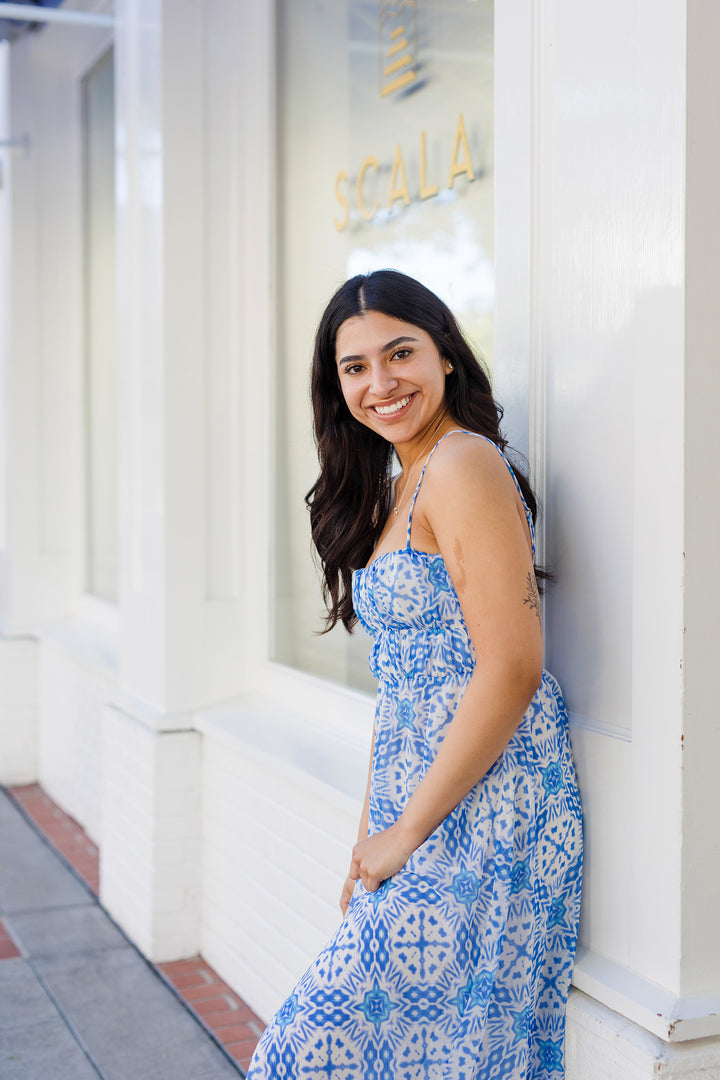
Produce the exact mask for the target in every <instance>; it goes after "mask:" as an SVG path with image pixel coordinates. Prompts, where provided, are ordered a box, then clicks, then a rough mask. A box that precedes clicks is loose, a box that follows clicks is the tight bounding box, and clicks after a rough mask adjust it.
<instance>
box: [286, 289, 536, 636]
mask: <svg viewBox="0 0 720 1080" xmlns="http://www.w3.org/2000/svg"><path fill="white" fill-rule="evenodd" d="M368 311H377V312H380V313H381V314H383V315H389V316H390V317H391V318H393V319H399V320H400V321H401V322H406V323H412V325H413V326H417V327H419V328H420V329H421V330H424V331H425V332H426V333H427V334H428V335H429V336H430V337H431V338H432V340H433V342H434V343H435V346H436V347H437V350H438V352H439V353H440V356H441V357H443V358H444V359H446V360H449V361H450V362H451V363H452V365H453V369H454V370H453V372H452V374H451V375H449V376H448V377H447V379H446V381H445V404H446V407H447V411H448V413H449V414H450V416H451V417H452V419H453V420H455V421H456V422H457V423H458V424H459V426H460V427H463V428H466V429H467V430H468V431H475V432H477V433H478V434H480V435H485V436H486V437H487V438H488V439H491V440H492V442H494V443H495V444H496V446H498V447H499V448H500V449H501V450H505V447H506V446H507V441H506V440H505V439H504V438H503V436H502V434H501V432H500V421H501V419H502V408H501V407H500V406H499V405H498V404H497V403H496V402H495V401H494V399H493V396H492V390H491V388H490V380H489V378H488V376H487V373H486V372H485V370H484V369H483V367H482V366H481V364H480V363H479V362H478V360H477V358H476V356H475V354H474V353H473V351H472V349H471V348H470V346H469V345H468V343H467V341H466V340H465V338H464V337H463V335H462V332H461V330H460V327H459V326H458V324H457V322H456V320H455V317H454V316H453V314H452V312H451V311H450V309H449V308H448V307H447V305H446V304H444V303H443V301H442V300H440V298H439V297H437V296H436V295H435V294H434V293H433V292H431V291H430V289H427V288H426V287H425V286H424V285H421V284H420V282H419V281H415V279H414V278H411V277H408V276H407V275H406V274H401V273H400V272H399V271H398V270H376V271H375V272H374V273H372V274H358V275H357V276H356V277H353V278H350V280H349V281H346V282H345V284H344V285H341V286H340V288H339V289H338V290H337V292H336V293H335V294H334V296H333V297H332V299H331V300H330V303H329V304H328V306H327V307H326V309H325V312H324V313H323V316H322V318H321V320H320V325H319V326H318V330H317V334H316V336H315V350H314V353H313V361H312V377H311V393H312V407H313V421H314V433H315V444H316V446H317V452H318V458H319V461H320V475H319V477H318V478H317V480H316V481H315V483H314V484H313V486H312V487H311V488H310V491H309V492H308V493H307V495H306V496H305V502H306V504H307V506H308V508H309V510H310V525H311V530H312V538H313V543H314V544H315V548H316V550H317V553H318V555H319V557H320V563H321V566H322V573H323V599H324V600H325V604H326V606H327V610H328V615H327V619H326V625H325V632H327V631H328V630H331V629H332V628H333V626H335V624H336V623H337V622H338V621H340V622H342V623H343V624H344V625H345V627H346V629H347V630H352V628H353V626H354V625H355V622H356V621H357V620H356V615H355V611H354V609H353V605H352V595H351V580H352V574H353V571H354V570H357V569H358V568H359V567H362V566H365V564H366V563H367V562H368V560H369V558H370V555H371V554H372V552H373V549H374V548H375V545H376V543H377V541H378V538H379V536H380V533H381V532H382V529H383V525H384V524H385V520H386V518H387V514H388V512H389V508H390V491H391V480H392V455H393V446H392V443H390V442H388V440H387V439H384V438H383V437H382V435H378V434H377V433H376V432H374V431H372V430H371V429H370V428H369V427H366V426H365V425H364V424H361V423H360V422H359V421H358V420H356V419H355V417H354V416H352V414H351V413H350V410H349V409H348V407H347V405H346V404H345V399H344V397H343V394H342V390H341V389H340V379H339V377H338V369H337V362H336V356H335V342H336V339H337V335H338V331H339V329H340V327H341V326H342V324H343V323H344V322H345V320H346V319H351V318H353V317H354V316H356V315H364V314H365V313H366V312H368ZM513 470H514V472H515V475H516V477H517V481H518V484H519V485H520V488H521V490H522V493H523V496H524V497H525V502H526V503H527V504H528V506H529V508H530V512H531V514H532V516H533V521H534V520H535V518H536V515H537V501H536V499H535V496H534V494H533V491H532V488H531V487H530V483H529V481H528V479H527V476H526V475H525V473H524V471H523V469H522V468H521V467H518V466H517V464H516V462H515V460H514V461H513ZM535 572H536V576H537V577H538V578H545V577H548V576H549V575H547V574H546V573H545V572H544V571H542V570H539V569H538V568H536V571H535Z"/></svg>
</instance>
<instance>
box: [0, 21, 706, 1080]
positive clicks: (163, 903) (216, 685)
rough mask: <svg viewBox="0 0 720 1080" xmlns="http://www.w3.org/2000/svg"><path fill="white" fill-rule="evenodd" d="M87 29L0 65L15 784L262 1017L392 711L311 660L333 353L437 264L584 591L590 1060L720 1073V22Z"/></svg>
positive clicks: (6, 708)
mask: <svg viewBox="0 0 720 1080" xmlns="http://www.w3.org/2000/svg"><path fill="white" fill-rule="evenodd" d="M391 6H392V5H391ZM73 7H74V8H75V9H76V10H84V11H87V12H95V13H100V14H106V15H114V19H113V20H112V21H111V24H110V25H108V26H102V25H93V26H82V27H80V26H68V25H64V24H57V25H55V24H52V25H47V26H43V27H41V28H40V29H38V30H36V31H34V32H28V33H25V34H23V35H22V36H21V37H20V38H19V39H18V40H17V41H15V42H14V43H12V44H9V43H8V42H5V43H3V44H2V45H0V79H1V84H0V142H1V143H2V144H3V145H2V146H0V163H1V165H2V174H1V187H0V253H1V254H0V367H1V369H2V379H1V380H0V385H1V386H2V390H1V391H0V438H1V443H0V445H1V447H2V449H1V451H0V781H1V782H2V783H5V784H21V783H26V782H33V781H36V780H37V781H39V782H40V783H41V784H42V785H43V787H44V788H45V789H46V790H47V792H48V793H49V794H50V796H51V797H52V798H54V799H55V800H56V801H57V802H58V803H59V804H60V805H61V806H62V807H63V808H64V809H66V810H67V811H68V812H69V813H70V814H72V815H73V816H75V817H76V818H77V819H78V820H79V821H80V822H81V823H82V825H83V826H84V827H85V828H86V829H87V831H88V832H89V833H90V835H91V836H92V837H93V839H94V840H96V841H97V843H98V844H99V847H100V853H101V900H102V902H103V904H104V905H105V906H106V907H107V909H108V910H109V911H110V913H111V914H112V915H113V916H114V917H115V918H116V919H117V921H118V922H119V923H120V924H121V925H122V926H123V928H124V929H125V930H126V931H127V933H128V934H129V935H130V936H131V937H132V939H133V940H134V941H135V942H136V943H137V944H138V946H139V947H140V948H141V949H142V950H143V951H144V952H145V954H146V955H147V956H148V957H149V958H150V959H152V960H155V961H162V960H173V959H180V958H182V957H185V956H191V955H194V954H196V953H198V952H200V953H202V955H203V956H204V957H205V958H206V960H207V961H208V962H209V963H210V964H211V965H213V967H215V968H216V970H217V971H218V972H219V973H220V975H221V976H222V977H223V978H224V979H225V980H227V982H228V983H229V984H231V985H232V986H233V988H234V989H235V990H237V992H238V993H239V994H240V995H241V996H243V997H244V998H245V999H246V1000H247V1001H248V1003H249V1004H250V1005H251V1006H252V1007H253V1008H254V1009H255V1010H256V1011H257V1012H258V1013H259V1014H260V1015H262V1016H264V1017H265V1018H269V1017H270V1015H271V1014H272V1012H273V1011H274V1009H275V1008H276V1007H277V1006H278V1005H279V1004H280V1003H281V1002H282V1000H283V998H284V996H285V995H286V993H287V992H288V991H289V990H290V989H291V987H292V986H293V984H294V982H295V981H296V979H297V978H298V976H299V975H300V974H301V973H302V971H303V970H304V967H305V966H306V965H307V963H308V962H309V961H310V960H311V959H312V957H313V956H314V955H315V953H316V952H317V951H318V949H319V948H320V947H321V946H322V944H323V943H324V941H325V940H326V938H327V937H328V935H329V934H331V933H332V932H333V930H334V929H335V927H336V925H337V923H338V920H339V910H338V907H337V901H338V897H339V892H340V888H341V884H342V881H343V880H344V877H345V874H346V870H347V864H348V858H349V848H350V846H351V844H352V842H353V840H354V837H355V834H356V828H357V819H358V816H359V812H360V802H361V798H362V793H363V790H364V783H365V777H366V770H367V753H368V748H369V741H370V731H371V723H372V711H373V701H372V694H371V692H370V690H371V687H370V686H369V684H368V683H367V677H366V675H365V674H364V656H363V648H364V646H363V643H362V641H361V640H360V639H357V640H356V641H355V642H351V643H348V641H347V640H346V639H345V638H343V637H342V636H341V635H334V636H331V637H330V638H319V639H318V638H316V637H314V636H313V632H312V631H313V629H314V628H317V627H318V626H319V614H320V611H319V607H320V605H319V592H317V591H316V589H317V586H316V579H315V578H314V577H313V572H312V563H311V555H310V550H309V545H308V543H307V522H306V516H305V515H304V511H303V509H302V500H303V495H304V493H305V491H306V490H307V488H308V487H309V484H310V483H311V482H312V479H313V475H312V469H313V464H312V444H311V441H310V436H309V427H308V416H309V410H308V403H307V371H308V367H309V348H310V344H311V337H312V328H313V325H314V323H315V322H316V321H317V318H318V316H319V314H320V310H321V307H322V302H323V300H324V299H326V298H327V297H328V296H329V295H330V293H331V291H332V290H333V288H334V287H335V286H336V285H337V284H338V283H339V282H340V281H341V280H342V279H343V278H344V277H345V276H347V275H348V274H349V273H351V272H355V271H356V270H357V269H363V268H366V267H367V268H368V269H369V268H372V267H374V266H375V265H380V264H382V265H397V266H399V268H401V269H405V270H408V271H409V272H413V270H415V272H416V276H419V277H421V278H423V279H424V280H427V281H428V284H430V285H431V286H433V287H436V288H437V290H438V291H440V292H441V293H443V292H444V294H446V295H447V297H448V299H449V301H450V303H451V306H453V307H454V308H455V309H456V310H458V309H459V310H460V313H461V317H462V318H463V323H464V325H465V326H467V327H468V329H469V331H470V332H471V334H472V336H473V338H474V339H475V340H476V341H478V342H479V344H480V345H481V347H482V349H483V351H484V352H485V353H486V355H488V356H489V358H490V359H492V363H493V370H494V385H495V389H496V394H497V397H498V399H499V400H500V401H501V402H502V403H503V404H504V406H505V408H506V416H505V421H506V423H505V427H506V432H507V434H508V435H509V437H510V441H511V443H512V444H513V445H514V446H516V447H517V448H518V449H519V450H520V451H522V452H524V453H526V454H527V456H528V458H529V461H530V465H531V470H532V477H533V482H534V484H535V487H536V489H537V491H538V493H539V495H540V497H541V500H542V502H543V504H544V507H545V513H544V518H543V529H542V557H543V559H544V560H545V561H546V563H548V564H549V565H551V566H552V567H553V568H554V569H555V571H556V572H557V574H558V584H557V585H556V586H554V587H553V588H552V589H551V590H550V591H549V595H548V597H547V600H546V610H545V622H546V631H547V635H546V636H547V666H548V667H549V668H550V669H551V670H552V671H553V672H554V673H555V674H556V675H557V676H558V678H559V680H560V682H561V684H562V686H563V688H564V690H565V693H566V698H567V702H568V707H569V710H570V714H571V727H572V736H573V746H574V752H575V757H576V762H577V766H578V772H579V776H580V782H581V788H582V794H583V803H584V811H585V832H586V863H585V876H584V899H583V915H582V924H581V935H580V944H579V949H578V957H577V964H576V970H575V976H574V989H573V991H572V993H571V999H570V1003H569V1007H568V1038H567V1052H566V1057H567V1062H566V1075H567V1077H568V1078H571V1080H587V1078H598V1080H600V1078H602V1080H606V1078H607V1077H617V1078H619V1080H625V1078H628V1080H630V1078H632V1080H635V1078H637V1080H640V1078H645V1077H654V1076H657V1075H660V1074H661V1072H662V1075H663V1076H668V1077H672V1078H683V1080H686V1078H687V1080H690V1078H693V1080H694V1078H696V1077H702V1078H703V1080H710V1078H711V1077H720V930H719V929H718V918H717V913H718V911H720V840H719V836H720V831H719V830H718V822H720V785H718V783H717V781H716V776H715V774H716V772H717V767H718V762H719V761H720V719H719V715H720V714H719V711H718V705H717V694H716V690H715V678H714V675H715V671H714V664H715V663H716V656H717V655H718V652H719V651H720V614H719V612H720V576H719V575H718V574H717V572H716V561H717V558H716V552H717V539H716V538H717V536H718V535H719V534H720V507H719V506H718V499H717V497H716V491H717V478H716V470H717V466H718V463H720V424H718V423H717V421H716V418H715V409H716V403H717V402H718V401H720V365H718V363H717V360H716V351H717V350H716V349H715V345H714V337H715V334H714V331H715V323H716V316H717V309H718V302H717V296H718V285H719V284H720V282H719V272H718V267H719V266H720V211H719V210H718V201H717V197H716V194H715V188H716V180H715V178H716V176H717V173H718V169H719V168H720V125H718V123H717V111H718V102H720V70H719V69H718V65H717V63H716V56H715V53H716V44H715V43H716V42H717V41H718V40H720V9H718V8H717V6H716V5H714V4H713V3H711V2H710V0H652V2H651V0H623V2H620V0H611V2H610V3H607V4H605V5H602V6H601V7H599V6H598V5H595V4H590V3H589V2H588V0H580V2H578V0H497V2H496V3H495V5H494V10H493V5H492V4H491V3H488V2H483V0H477V2H470V0H457V2H453V3H448V2H445V3H442V4H440V3H439V2H438V0H433V2H431V0H426V2H423V0H418V2H417V4H416V5H412V4H411V5H408V10H410V9H412V12H411V15H408V16H407V20H406V24H404V25H403V27H401V30H402V33H396V35H395V37H394V38H392V37H390V38H388V37H383V35H384V34H386V33H387V34H390V35H392V34H393V33H395V31H397V30H398V27H397V26H394V27H393V26H392V25H391V24H387V23H386V22H384V21H383V20H384V17H385V16H384V9H385V8H386V7H387V5H385V4H383V3H376V2H374V0H373V2H370V0H364V2H361V0H357V2H356V0H347V2H346V0H332V2H326V3H322V4H313V5H306V4H300V3H297V2H296V0H295V2H292V0H277V2H275V3H274V2H272V0H263V2H256V0H116V2H115V4H114V8H112V7H111V6H110V4H109V3H107V4H106V3H104V2H102V0H99V2H98V3H94V4H93V3H91V2H90V0H87V2H85V3H75V4H74V5H73ZM0 8H1V5H0ZM1 14H2V12H1V10H0V15H1ZM385 14H386V13H385ZM411 20H414V21H412V22H411ZM403 35H405V36H404V37H403ZM405 38H407V46H406V49H407V51H406V52H403V51H402V50H398V51H397V52H396V53H395V54H392V56H391V55H390V50H391V49H392V48H393V47H394V46H393V42H394V43H395V44H397V43H398V42H399V41H400V40H401V39H402V40H405ZM403 48H405V46H403ZM393 56H395V57H396V58H397V60H398V61H399V60H402V59H403V58H404V57H405V56H407V57H409V59H407V60H406V62H405V66H404V67H403V66H402V65H400V66H399V67H398V68H396V69H395V71H391V72H390V74H389V75H387V71H388V69H389V68H391V67H392V66H393V64H394V63H395V60H393V58H392V57H393ZM378 76H379V78H378ZM402 78H405V82H404V83H403V84H402V85H395V84H396V83H398V80H400V79H402ZM108 162H109V164H108Z"/></svg>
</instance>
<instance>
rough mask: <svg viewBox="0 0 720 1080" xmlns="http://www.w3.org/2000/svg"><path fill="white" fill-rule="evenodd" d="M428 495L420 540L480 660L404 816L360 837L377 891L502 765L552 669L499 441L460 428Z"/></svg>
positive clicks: (368, 877) (435, 469) (356, 870)
mask: <svg viewBox="0 0 720 1080" xmlns="http://www.w3.org/2000/svg"><path fill="white" fill-rule="evenodd" d="M440 451H444V452H443V453H442V454H441V453H440ZM421 498H422V504H421V502H420V499H418V511H416V518H415V519H414V521H413V535H414V536H415V542H416V543H422V544H423V546H427V547H428V548H430V547H431V546H432V544H433V542H434V543H435V545H436V546H437V548H438V550H439V551H440V553H441V554H442V556H443V559H444V561H445V564H446V566H447V569H448V572H449V574H450V577H451V579H452V581H453V584H454V586H455V589H456V591H457V594H458V597H459V600H460V605H461V608H462V612H463V617H464V619H465V623H466V626H467V629H468V633H469V636H470V640H471V641H472V644H473V646H474V649H475V654H476V657H477V662H476V667H475V670H474V673H473V675H472V677H471V679H470V681H469V683H468V685H467V687H466V689H465V692H464V694H463V697H462V700H461V702H460V705H459V706H458V709H457V711H456V713H455V716H454V717H453V719H452V721H451V723H450V724H449V725H448V727H447V729H446V732H445V737H444V740H443V743H442V745H441V747H440V749H439V751H438V753H437V755H436V757H435V760H434V762H433V763H432V765H431V767H430V768H429V769H428V771H427V773H426V775H425V777H424V778H423V780H422V781H421V783H420V784H419V785H418V787H417V788H416V789H415V791H414V793H413V795H412V797H411V798H410V799H409V800H408V803H407V805H406V807H405V810H404V811H403V813H402V815H401V816H400V818H399V820H398V821H397V822H396V823H395V825H393V826H392V827H391V828H389V829H387V830H385V832H383V833H379V834H377V836H374V837H371V838H370V839H367V840H362V841H360V842H359V843H358V844H357V845H356V846H355V849H354V857H353V865H352V868H351V876H352V875H355V876H356V877H359V878H361V879H362V881H363V884H364V885H365V886H366V888H368V889H370V890H371V891H372V890H374V889H377V888H378V887H379V885H380V884H381V882H382V881H383V880H384V879H385V878H386V877H389V876H391V875H392V874H393V873H396V872H397V871H398V870H399V869H401V868H402V866H404V865H405V862H406V861H407V859H408V858H409V857H410V855H411V854H412V852H413V851H414V850H415V849H416V848H417V847H419V845H420V844H422V843H423V841H424V840H425V839H426V838H427V837H428V836H429V835H430V833H431V832H432V831H433V830H434V829H435V828H436V827H437V825H438V824H439V823H440V822H441V821H443V820H444V818H445V817H447V815H448V814H449V813H450V812H451V811H452V810H453V809H454V808H455V807H456V806H457V804H458V803H459V802H460V801H461V800H462V799H463V798H464V797H465V796H466V795H467V794H468V792H469V791H470V790H471V789H472V788H473V787H474V786H475V784H477V782H478V781H479V780H480V779H481V778H482V777H483V776H484V775H485V773H486V772H487V770H488V769H489V768H490V767H491V766H492V765H493V763H494V762H495V761H496V759H497V758H498V756H499V755H500V754H501V753H502V751H503V749H504V748H505V746H506V745H507V743H508V741H509V740H510V738H511V737H512V734H513V732H514V731H515V729H516V727H517V725H518V724H519V722H520V720H521V719H522V716H523V714H524V713H525V711H526V709H527V707H528V705H529V703H530V701H531V699H532V697H533V694H534V693H535V691H536V689H537V687H538V686H539V683H540V678H541V672H542V629H541V626H540V619H539V607H538V603H537V592H536V589H535V584H534V582H535V579H534V572H533V568H532V557H531V553H530V547H529V541H528V536H527V525H526V523H525V522H524V520H523V518H521V516H520V514H519V513H518V502H517V493H516V491H515V487H514V485H513V482H512V478H511V477H510V474H509V473H508V470H507V467H506V466H505V464H504V463H503V461H502V460H501V458H500V456H499V455H498V453H497V451H496V450H495V449H494V448H493V447H492V446H490V445H489V444H488V443H486V442H484V441H482V440H480V439H474V438H472V437H471V436H453V437H452V438H451V439H449V440H447V443H445V444H443V446H442V447H441V448H440V450H439V451H438V453H437V454H436V458H434V459H433V461H432V462H431V465H430V467H429V468H428V471H427V474H426V477H425V480H424V482H423V488H422V489H421ZM421 506H422V510H421ZM416 521H417V525H418V532H417V534H416Z"/></svg>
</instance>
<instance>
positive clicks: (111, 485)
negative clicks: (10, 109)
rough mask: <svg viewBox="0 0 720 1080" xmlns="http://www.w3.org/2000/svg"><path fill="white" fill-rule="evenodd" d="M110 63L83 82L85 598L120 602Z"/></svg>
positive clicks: (106, 61)
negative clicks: (86, 595)
mask: <svg viewBox="0 0 720 1080" xmlns="http://www.w3.org/2000/svg"><path fill="white" fill-rule="evenodd" d="M113 77H114V76H113V57H112V53H111V52H110V53H107V55H106V56H104V57H103V59H102V60H101V61H100V62H99V63H98V64H96V65H95V67H93V69H92V70H91V71H90V72H89V73H88V74H87V75H86V76H85V78H84V79H83V83H82V91H83V93H82V100H83V151H84V153H83V158H84V162H83V164H84V181H85V183H84V200H83V206H84V221H83V226H84V234H85V235H84V255H85V259H84V262H85V288H84V310H85V380H84V383H85V387H84V388H85V508H86V509H85V550H86V588H87V591H88V592H89V593H92V594H93V595H95V596H98V597H100V598H101V599H103V600H108V601H111V602H116V601H117V564H118V516H117V498H118V485H117V371H116V349H115V108H114V94H113Z"/></svg>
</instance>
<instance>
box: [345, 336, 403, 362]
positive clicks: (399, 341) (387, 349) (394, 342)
mask: <svg viewBox="0 0 720 1080" xmlns="http://www.w3.org/2000/svg"><path fill="white" fill-rule="evenodd" d="M418 340H419V339H418V338H415V337H410V335H409V334H402V335H401V336H400V337H396V338H393V339H392V341H388V343H387V345H382V346H381V348H380V352H383V353H386V352H390V350H391V349H396V348H397V346H398V345H402V343H403V341H418ZM364 359H365V357H364V356H342V357H341V358H340V359H339V360H338V367H342V365H343V364H352V363H355V361H356V360H364Z"/></svg>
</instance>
